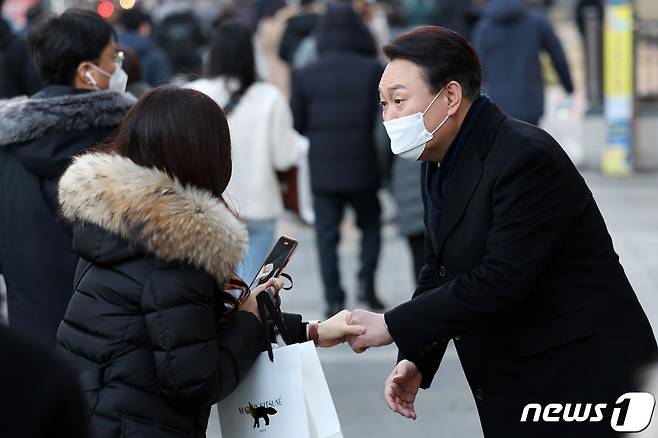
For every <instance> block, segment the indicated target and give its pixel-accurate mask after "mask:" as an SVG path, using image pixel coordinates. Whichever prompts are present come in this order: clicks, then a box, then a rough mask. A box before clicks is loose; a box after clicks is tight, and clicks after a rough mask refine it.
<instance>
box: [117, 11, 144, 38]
mask: <svg viewBox="0 0 658 438" xmlns="http://www.w3.org/2000/svg"><path fill="white" fill-rule="evenodd" d="M150 22H151V17H149V14H147V13H146V12H144V11H143V10H142V9H141V8H140V7H139V6H135V7H133V8H132V9H126V10H125V11H123V12H122V13H121V17H119V23H121V25H122V26H123V27H125V28H126V30H129V31H131V32H135V31H136V30H137V29H139V26H141V25H142V24H145V23H150Z"/></svg>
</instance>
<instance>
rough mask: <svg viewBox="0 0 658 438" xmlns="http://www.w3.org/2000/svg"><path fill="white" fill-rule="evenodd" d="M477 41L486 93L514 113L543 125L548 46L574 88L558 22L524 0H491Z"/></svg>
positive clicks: (563, 77) (477, 29)
mask: <svg viewBox="0 0 658 438" xmlns="http://www.w3.org/2000/svg"><path fill="white" fill-rule="evenodd" d="M473 45H474V46H475V48H476V49H477V51H478V53H479V55H480V61H481V63H482V69H483V70H484V90H485V92H486V93H487V94H488V95H489V96H490V97H491V99H492V100H493V101H494V102H496V104H497V105H499V106H500V108H501V109H502V110H503V111H505V112H506V113H508V114H509V115H511V116H512V117H515V118H517V119H520V120H523V121H525V122H528V123H532V124H533V125H537V124H538V123H539V119H540V118H541V117H542V115H543V114H544V79H543V75H542V65H541V60H540V57H539V56H540V54H541V52H542V51H546V52H547V53H548V55H549V56H550V58H551V61H552V63H553V66H554V67H555V70H556V71H557V74H558V76H559V78H560V82H561V83H562V86H563V87H564V90H565V91H566V92H567V94H569V95H571V94H572V93H573V91H574V87H573V82H572V80H571V73H570V71H569V63H568V62H567V58H566V56H565V54H564V50H563V49H562V44H561V43H560V40H559V39H558V37H557V35H556V34H555V30H554V29H553V25H552V24H551V22H550V21H549V19H548V17H547V16H546V15H545V14H543V13H541V12H538V11H534V10H531V9H529V8H528V7H527V6H526V4H525V2H524V1H523V0H489V2H488V3H487V4H486V5H485V7H484V11H483V17H482V19H481V20H480V21H479V22H478V24H477V25H476V27H475V30H474V31H473ZM568 99H569V98H567V102H568Z"/></svg>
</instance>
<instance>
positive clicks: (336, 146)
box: [291, 5, 383, 316]
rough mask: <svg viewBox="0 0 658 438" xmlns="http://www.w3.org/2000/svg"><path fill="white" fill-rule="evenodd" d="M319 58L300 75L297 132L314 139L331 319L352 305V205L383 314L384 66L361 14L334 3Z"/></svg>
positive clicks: (370, 291) (369, 280) (295, 94)
mask: <svg viewBox="0 0 658 438" xmlns="http://www.w3.org/2000/svg"><path fill="white" fill-rule="evenodd" d="M317 45H318V53H319V55H320V56H319V59H318V60H317V61H315V62H313V63H311V64H309V65H308V66H306V67H304V68H302V69H301V70H298V71H296V72H295V73H294V75H293V81H292V98H291V107H292V112H293V116H294V121H295V129H296V130H297V131H299V132H300V133H301V134H303V135H305V136H306V137H308V139H309V141H310V143H311V147H310V152H309V167H310V170H311V189H312V191H313V202H314V208H315V217H316V223H315V231H316V239H317V245H318V256H319V258H320V268H321V272H322V282H323V284H324V290H325V298H326V300H327V316H331V315H333V314H335V313H337V312H338V311H339V310H341V309H342V308H343V307H344V305H345V292H344V291H343V288H342V286H341V281H340V274H339V270H338V259H337V254H336V249H337V246H338V243H339V241H340V232H339V228H340V223H341V221H342V218H343V214H344V211H345V207H346V206H348V205H349V206H351V207H353V208H354V210H355V211H356V222H357V226H358V227H359V229H360V231H361V233H362V243H361V248H362V251H361V269H360V271H359V281H358V282H359V292H358V293H359V298H360V300H361V301H364V302H365V303H366V304H367V305H369V306H370V307H371V308H374V309H379V310H382V309H383V305H382V303H381V302H380V301H379V299H378V298H377V296H376V293H375V271H376V268H377V263H378V259H379V250H380V245H381V237H380V205H379V199H378V198H377V189H378V188H379V183H380V181H379V177H380V175H379V166H378V162H377V155H376V152H375V144H374V125H375V120H376V118H377V117H376V116H377V111H378V108H377V90H376V87H377V82H378V81H379V77H380V76H381V71H382V67H381V65H380V63H379V61H378V60H377V56H376V54H377V50H376V47H375V42H374V38H373V37H372V35H371V34H370V31H369V30H368V28H367V27H366V25H365V23H363V21H362V20H361V18H360V17H359V16H358V15H357V14H356V12H355V11H354V10H353V9H352V8H351V7H350V6H346V5H330V6H328V8H327V12H326V14H325V15H324V17H323V18H322V20H321V22H320V24H319V28H318V30H317Z"/></svg>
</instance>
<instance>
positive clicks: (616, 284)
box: [349, 26, 658, 438]
mask: <svg viewBox="0 0 658 438" xmlns="http://www.w3.org/2000/svg"><path fill="white" fill-rule="evenodd" d="M384 51H385V53H386V55H387V56H388V57H389V59H390V60H391V61H390V63H389V64H388V66H387V67H386V69H385V71H384V74H383V75H382V78H381V81H380V84H379V91H380V94H381V101H382V105H383V112H384V114H383V116H384V126H385V128H386V130H387V132H388V134H389V136H390V138H391V149H392V150H393V152H394V153H396V154H397V155H399V156H400V157H403V158H405V159H408V160H422V161H423V163H422V174H421V191H422V195H423V203H424V207H425V212H424V220H425V227H426V229H425V236H426V237H425V249H426V261H425V266H424V267H423V269H422V271H421V274H420V279H419V285H418V287H417V288H416V290H415V292H414V295H413V298H412V299H411V300H410V301H407V302H405V303H402V304H400V305H398V306H397V307H395V308H393V309H391V310H389V311H388V312H386V313H385V314H377V313H372V312H366V311H363V310H355V311H353V312H351V316H350V323H354V324H358V325H360V326H363V327H365V329H366V331H365V334H363V335H360V336H355V337H351V338H350V339H349V342H350V344H351V346H352V348H353V349H354V350H355V351H356V352H363V351H365V350H366V349H368V348H369V347H378V346H383V345H387V344H390V343H393V342H395V344H396V345H397V347H398V349H399V356H398V364H397V365H396V366H395V368H394V369H393V371H392V372H391V374H390V376H389V378H388V379H387V380H386V383H385V387H384V396H385V400H386V403H387V404H388V406H389V407H390V409H391V410H393V411H394V412H397V413H399V414H401V415H403V416H405V417H407V418H412V419H416V418H417V415H416V410H415V401H416V396H417V393H418V390H419V389H420V388H423V389H427V388H428V387H429V386H430V384H431V383H432V380H433V378H434V375H435V374H436V372H437V370H438V368H439V365H440V363H441V360H442V358H443V356H444V354H445V352H446V348H447V345H448V343H449V342H450V341H451V340H454V343H455V347H456V349H457V353H458V355H459V359H460V361H461V364H462V367H463V369H464V373H465V375H466V378H467V380H468V383H469V385H470V387H471V390H472V391H473V396H474V398H475V404H476V406H477V409H478V413H479V415H480V422H481V424H482V430H483V432H484V436H485V437H487V438H492V437H500V438H503V437H505V438H507V437H528V436H532V437H547V438H548V437H592V438H594V437H596V438H601V437H612V436H617V435H616V434H615V432H614V431H613V429H612V428H611V426H610V425H611V419H610V416H611V415H612V412H611V411H612V409H610V411H608V412H607V413H606V414H605V415H607V418H605V421H596V420H594V421H561V420H560V418H562V414H564V416H565V417H566V418H568V417H573V415H574V409H573V408H574V407H575V403H593V404H594V403H596V404H599V403H605V404H607V406H613V405H615V403H616V401H617V399H618V398H619V397H621V396H622V395H623V394H625V393H628V392H633V391H635V390H641V389H640V388H641V382H640V381H638V378H639V377H640V374H639V372H640V371H641V370H642V368H643V367H644V366H646V365H647V364H649V363H650V362H652V361H654V360H655V359H656V358H658V347H657V346H656V339H655V337H654V334H653V331H652V328H651V326H650V324H649V321H648V320H647V317H646V315H645V313H644V310H643V309H642V306H641V305H640V303H639V301H638V299H637V297H636V295H635V292H634V291H633V288H632V287H631V285H630V283H629V281H628V279H627V277H626V275H625V273H624V269H623V268H622V266H621V264H620V263H619V257H618V256H617V254H616V253H615V250H614V248H613V244H612V239H611V237H610V234H609V233H608V231H607V229H606V225H605V222H604V220H603V217H602V215H601V212H600V211H599V209H598V207H597V205H596V202H595V200H594V198H593V196H592V193H591V191H590V190H589V188H588V187H587V184H586V183H585V181H584V179H583V178H582V176H581V175H580V174H579V172H578V170H577V169H576V168H575V167H574V165H573V163H572V162H571V161H570V160H569V157H568V156H567V155H566V154H565V152H564V151H563V149H562V148H561V147H560V145H559V144H558V143H557V142H556V141H555V140H554V139H553V138H552V137H551V136H550V135H549V134H547V133H546V132H545V131H543V130H542V129H540V128H538V127H536V126H534V125H531V124H527V123H525V122H522V121H519V120H517V119H514V118H513V117H510V116H508V115H506V114H505V113H503V112H502V111H500V110H499V109H498V107H497V106H496V105H495V104H494V103H493V102H492V101H491V100H490V99H489V98H488V97H486V96H483V95H481V94H480V84H481V79H482V73H481V68H480V63H479V60H478V55H477V53H476V52H475V50H474V49H473V48H472V46H471V45H470V44H469V43H468V42H467V41H466V40H465V39H464V38H462V37H461V36H459V35H458V34H457V33H455V32H453V31H451V30H448V29H445V28H440V27H432V26H429V27H422V28H418V29H416V30H413V31H411V32H409V33H406V34H402V35H400V36H398V37H397V38H396V39H394V40H393V41H392V43H391V44H390V45H388V46H386V47H385V48H384ZM551 403H561V404H562V405H558V408H556V407H555V405H552V406H551V405H550V404H551ZM528 404H535V405H534V406H537V404H538V406H539V407H540V408H544V407H549V408H554V409H552V410H551V409H549V408H546V409H544V411H543V412H544V413H543V418H547V417H549V419H550V420H553V419H555V418H558V419H557V420H554V421H533V420H532V419H530V420H528V421H519V420H520V419H522V417H523V413H524V409H526V406H527V405H528ZM564 404H566V405H564ZM582 407H583V408H584V406H582ZM562 408H565V409H566V410H565V411H564V413H562V412H561V411H560V410H561V409H562ZM547 412H548V414H547ZM525 415H526V418H532V417H534V416H536V413H535V412H534V410H531V414H530V415H528V412H526V414H525ZM576 415H583V412H580V414H576ZM592 416H593V417H595V415H594V414H592ZM585 418H587V415H585Z"/></svg>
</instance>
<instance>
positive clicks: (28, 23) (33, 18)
mask: <svg viewBox="0 0 658 438" xmlns="http://www.w3.org/2000/svg"><path fill="white" fill-rule="evenodd" d="M45 15H46V10H45V8H44V7H43V5H42V4H41V3H37V4H35V5H32V6H30V7H29V8H27V12H26V13H25V26H23V28H22V29H21V30H20V31H19V32H18V35H19V36H20V37H21V38H22V39H23V40H25V41H27V38H28V36H29V35H30V31H31V30H32V28H33V27H34V24H35V23H36V22H37V21H39V20H41V19H42V18H43V17H44V16H45Z"/></svg>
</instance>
